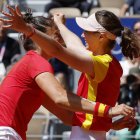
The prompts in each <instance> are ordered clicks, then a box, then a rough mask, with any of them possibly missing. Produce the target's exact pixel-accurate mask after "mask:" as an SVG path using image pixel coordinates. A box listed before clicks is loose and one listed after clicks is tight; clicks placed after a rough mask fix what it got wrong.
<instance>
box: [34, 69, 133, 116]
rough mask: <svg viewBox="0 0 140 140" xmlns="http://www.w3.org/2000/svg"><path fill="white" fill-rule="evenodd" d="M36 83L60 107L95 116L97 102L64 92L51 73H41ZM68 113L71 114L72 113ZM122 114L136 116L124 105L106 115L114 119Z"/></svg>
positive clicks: (114, 108)
mask: <svg viewBox="0 0 140 140" xmlns="http://www.w3.org/2000/svg"><path fill="white" fill-rule="evenodd" d="M48 79H49V80H48ZM35 81H36V83H37V84H38V86H39V87H40V88H41V89H42V90H43V91H44V92H45V94H46V95H47V97H49V98H50V99H51V100H52V101H53V102H54V104H56V105H57V106H58V107H60V108H63V109H67V110H70V111H73V112H77V111H78V112H84V113H89V114H94V112H95V107H96V102H91V101H89V100H87V99H84V98H82V97H79V96H77V95H75V94H73V93H67V92H66V90H64V89H63V88H62V87H61V85H60V84H59V82H58V81H57V80H56V79H55V77H54V75H53V74H51V73H49V72H45V73H41V74H39V75H38V76H37V77H36V78H35ZM53 111H54V110H53ZM61 111H63V110H61ZM67 113H68V114H69V113H70V112H67ZM99 114H100V113H99ZM120 114H122V115H125V116H134V109H133V108H131V107H129V106H127V105H124V104H122V105H118V106H115V107H112V108H111V110H110V111H109V112H107V114H106V115H107V117H113V116H117V115H120ZM56 115H57V114H56ZM97 115H98V113H97ZM60 117H61V116H60Z"/></svg>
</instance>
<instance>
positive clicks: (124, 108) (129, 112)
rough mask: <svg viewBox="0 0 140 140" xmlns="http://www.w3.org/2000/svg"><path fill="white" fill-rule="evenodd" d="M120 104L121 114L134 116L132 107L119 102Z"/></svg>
mask: <svg viewBox="0 0 140 140" xmlns="http://www.w3.org/2000/svg"><path fill="white" fill-rule="evenodd" d="M121 106H122V111H121V112H122V115H125V116H131V117H134V116H135V110H134V108H132V107H130V106H127V105H125V104H121Z"/></svg>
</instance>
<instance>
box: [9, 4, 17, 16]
mask: <svg viewBox="0 0 140 140" xmlns="http://www.w3.org/2000/svg"><path fill="white" fill-rule="evenodd" d="M7 8H8V9H9V11H10V13H11V14H12V15H15V14H16V11H15V10H14V8H12V7H10V6H9V5H7Z"/></svg>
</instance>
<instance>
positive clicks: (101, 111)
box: [93, 102, 111, 117]
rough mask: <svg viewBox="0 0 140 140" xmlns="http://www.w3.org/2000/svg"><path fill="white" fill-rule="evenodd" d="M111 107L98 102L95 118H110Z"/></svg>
mask: <svg viewBox="0 0 140 140" xmlns="http://www.w3.org/2000/svg"><path fill="white" fill-rule="evenodd" d="M110 108H111V107H110V106H108V105H105V104H102V103H99V102H96V105H95V108H94V113H93V114H94V116H99V117H109V115H108V111H109V109H110Z"/></svg>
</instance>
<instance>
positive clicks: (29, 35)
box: [26, 26, 35, 38]
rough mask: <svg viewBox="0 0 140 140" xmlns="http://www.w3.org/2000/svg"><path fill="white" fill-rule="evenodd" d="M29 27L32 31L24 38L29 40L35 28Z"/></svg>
mask: <svg viewBox="0 0 140 140" xmlns="http://www.w3.org/2000/svg"><path fill="white" fill-rule="evenodd" d="M30 27H31V30H32V31H31V32H30V33H29V34H28V35H26V38H30V37H32V36H33V35H34V34H35V28H34V27H33V26H30Z"/></svg>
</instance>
